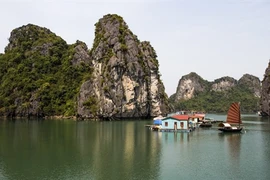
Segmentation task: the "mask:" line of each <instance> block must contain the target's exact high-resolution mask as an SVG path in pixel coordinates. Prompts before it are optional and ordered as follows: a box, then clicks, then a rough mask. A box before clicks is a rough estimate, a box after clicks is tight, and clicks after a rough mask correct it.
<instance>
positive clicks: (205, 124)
mask: <svg viewBox="0 0 270 180" xmlns="http://www.w3.org/2000/svg"><path fill="white" fill-rule="evenodd" d="M199 127H212V123H211V122H202V123H201V124H200V126H199Z"/></svg>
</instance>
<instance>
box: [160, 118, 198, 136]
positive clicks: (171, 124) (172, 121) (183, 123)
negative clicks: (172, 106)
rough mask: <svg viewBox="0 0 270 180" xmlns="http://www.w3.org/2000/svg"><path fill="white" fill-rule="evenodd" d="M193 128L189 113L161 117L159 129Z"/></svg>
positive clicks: (178, 129) (181, 129)
mask: <svg viewBox="0 0 270 180" xmlns="http://www.w3.org/2000/svg"><path fill="white" fill-rule="evenodd" d="M193 129H194V126H193V123H192V121H191V120H190V119H189V115H173V116H168V117H165V118H164V119H162V127H161V128H160V131H185V132H190V131H192V130H193Z"/></svg>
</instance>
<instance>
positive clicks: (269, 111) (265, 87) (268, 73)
mask: <svg viewBox="0 0 270 180" xmlns="http://www.w3.org/2000/svg"><path fill="white" fill-rule="evenodd" d="M260 105H261V111H262V112H263V114H265V113H266V114H265V115H268V116H269V115H270V61H269V63H268V67H267V68H266V70H265V73H264V78H263V80H262V91H261V99H260Z"/></svg>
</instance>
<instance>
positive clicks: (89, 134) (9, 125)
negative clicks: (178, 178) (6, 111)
mask: <svg viewBox="0 0 270 180" xmlns="http://www.w3.org/2000/svg"><path fill="white" fill-rule="evenodd" d="M160 137H161V136H160V135H159V134H155V133H152V132H151V131H142V126H141V124H137V123H136V122H74V121H47V120H46V121H14V122H10V121H2V122H1V124H0V142H1V146H0V165H1V166H0V177H2V176H4V177H7V179H130V178H131V177H136V178H137V179H157V177H158V176H159V172H160V169H159V161H160V159H159V157H160V156H159V153H160V151H161V148H160V141H159V139H160Z"/></svg>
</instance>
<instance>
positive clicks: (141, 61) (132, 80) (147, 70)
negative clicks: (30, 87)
mask: <svg viewBox="0 0 270 180" xmlns="http://www.w3.org/2000/svg"><path fill="white" fill-rule="evenodd" d="M95 26H96V29H95V39H94V43H93V47H92V49H91V50H90V58H91V59H92V64H93V67H94V70H93V72H92V76H93V79H91V80H89V81H86V82H85V83H84V84H83V85H82V87H81V90H80V95H79V97H80V98H79V102H78V114H79V115H80V116H81V117H94V116H98V117H103V118H110V117H116V118H132V117H152V116H157V115H160V114H166V113H168V110H169V106H168V98H167V95H166V93H165V89H164V85H163V83H162V82H161V80H160V75H159V67H158V66H159V65H158V61H157V59H156V57H157V55H156V52H155V50H154V48H153V47H152V46H151V45H150V43H149V42H140V41H139V40H138V38H137V36H135V35H134V34H133V33H132V32H131V31H130V30H129V29H128V26H127V24H126V23H125V21H124V20H123V18H122V17H120V16H118V15H115V14H113V15H111V14H108V15H105V16H103V17H102V18H101V19H100V20H99V21H98V22H97V23H96V24H95ZM93 102H97V103H93ZM92 104H95V106H93V105H92ZM94 112H95V113H94Z"/></svg>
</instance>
